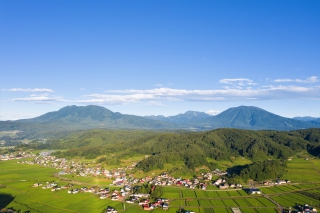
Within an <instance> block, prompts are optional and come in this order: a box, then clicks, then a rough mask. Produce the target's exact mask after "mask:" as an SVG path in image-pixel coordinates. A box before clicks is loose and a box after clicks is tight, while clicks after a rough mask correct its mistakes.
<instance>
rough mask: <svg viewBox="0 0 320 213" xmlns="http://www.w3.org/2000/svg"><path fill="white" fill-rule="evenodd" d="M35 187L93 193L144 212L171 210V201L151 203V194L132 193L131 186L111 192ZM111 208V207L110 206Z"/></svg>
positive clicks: (50, 185) (51, 184)
mask: <svg viewBox="0 0 320 213" xmlns="http://www.w3.org/2000/svg"><path fill="white" fill-rule="evenodd" d="M33 187H42V189H50V190H51V191H59V190H63V189H67V190H68V194H78V193H93V194H96V195H97V196H98V197H99V198H100V199H106V198H109V199H111V200H113V201H125V202H127V203H130V204H134V203H135V204H138V205H140V206H141V207H142V208H143V209H144V210H152V209H156V208H161V209H164V210H167V209H168V208H169V200H168V199H166V198H158V199H156V200H155V201H154V202H150V199H149V198H150V194H142V193H136V194H135V193H130V192H131V188H130V187H129V186H127V185H126V186H124V187H122V188H120V190H116V189H115V190H112V191H111V190H110V189H109V188H99V187H89V188H88V187H81V188H74V186H73V184H68V185H65V186H59V185H58V184H57V183H56V182H46V183H45V184H42V183H35V184H33ZM109 207H110V206H109ZM109 207H108V209H107V210H106V212H112V213H115V211H116V210H115V209H113V210H112V209H111V208H112V207H110V208H109Z"/></svg>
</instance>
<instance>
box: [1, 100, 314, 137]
mask: <svg viewBox="0 0 320 213" xmlns="http://www.w3.org/2000/svg"><path fill="white" fill-rule="evenodd" d="M95 128H105V129H153V130H177V129H184V130H186V129H187V130H195V131H202V130H211V129H217V128H238V129H249V130H295V129H306V128H320V122H317V121H316V120H302V119H300V120H299V119H291V118H285V117H281V116H278V115H276V114H273V113H270V112H268V111H265V110H263V109H260V108H258V107H253V106H239V107H234V108H230V109H227V110H225V111H223V112H221V113H220V114H218V115H216V116H210V115H208V114H206V113H204V112H196V111H187V112H186V113H184V114H178V115H175V116H169V117H165V116H145V117H142V116H135V115H126V114H121V113H119V112H112V111H110V110H108V109H106V108H104V107H101V106H94V105H89V106H67V107H63V108H61V109H60V110H58V111H55V112H49V113H46V114H44V115H41V116H39V117H36V118H32V119H21V120H16V121H0V131H7V130H20V131H22V132H25V134H29V135H38V136H39V135H42V136H46V135H50V134H54V133H58V132H63V131H74V130H86V129H95Z"/></svg>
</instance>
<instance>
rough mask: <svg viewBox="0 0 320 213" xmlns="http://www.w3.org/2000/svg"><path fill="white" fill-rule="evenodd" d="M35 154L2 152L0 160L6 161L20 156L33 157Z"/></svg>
mask: <svg viewBox="0 0 320 213" xmlns="http://www.w3.org/2000/svg"><path fill="white" fill-rule="evenodd" d="M35 156H36V155H35V154H32V153H26V152H18V153H10V154H3V155H0V160H3V161H6V160H17V159H22V158H30V157H35Z"/></svg>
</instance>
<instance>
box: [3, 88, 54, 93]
mask: <svg viewBox="0 0 320 213" xmlns="http://www.w3.org/2000/svg"><path fill="white" fill-rule="evenodd" d="M3 91H9V92H50V93H51V92H54V91H53V90H52V89H47V88H34V89H31V88H11V89H3Z"/></svg>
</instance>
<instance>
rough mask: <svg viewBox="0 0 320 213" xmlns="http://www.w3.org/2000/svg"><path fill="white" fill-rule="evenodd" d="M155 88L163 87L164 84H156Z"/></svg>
mask: <svg viewBox="0 0 320 213" xmlns="http://www.w3.org/2000/svg"><path fill="white" fill-rule="evenodd" d="M154 86H155V87H163V85H162V84H155V85H154Z"/></svg>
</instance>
